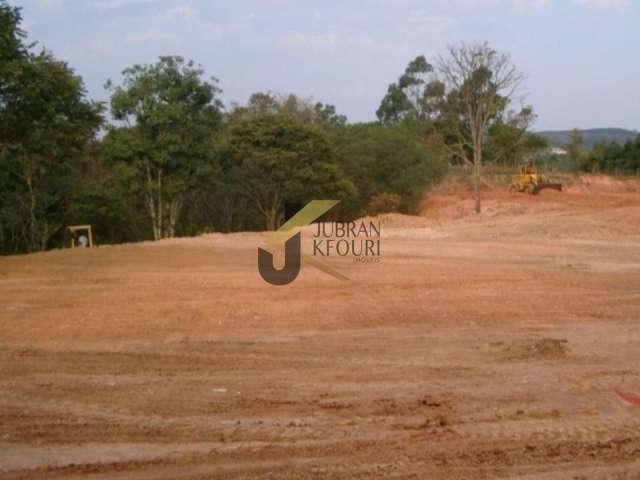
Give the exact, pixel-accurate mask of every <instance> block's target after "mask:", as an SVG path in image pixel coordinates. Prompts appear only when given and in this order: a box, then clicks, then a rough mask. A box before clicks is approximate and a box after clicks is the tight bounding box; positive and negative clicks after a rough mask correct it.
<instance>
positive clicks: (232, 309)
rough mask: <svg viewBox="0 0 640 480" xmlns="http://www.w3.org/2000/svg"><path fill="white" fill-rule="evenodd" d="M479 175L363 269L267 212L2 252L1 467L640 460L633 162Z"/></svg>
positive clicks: (204, 470)
mask: <svg viewBox="0 0 640 480" xmlns="http://www.w3.org/2000/svg"><path fill="white" fill-rule="evenodd" d="M486 196H487V201H486V202H485V205H486V209H485V213H484V214H483V215H482V216H481V217H479V218H477V217H474V216H473V215H471V214H470V210H471V205H472V202H471V200H470V199H469V197H468V195H467V194H455V193H447V192H440V193H437V194H435V195H432V196H430V197H429V200H428V202H427V203H426V204H425V210H424V215H423V216H421V217H403V216H397V215H391V216H387V217H385V218H384V220H383V221H384V223H383V245H382V249H383V255H384V257H383V260H382V262H381V263H380V264H374V265H371V264H369V265H359V264H353V263H350V262H349V261H345V260H343V259H334V260H332V261H331V264H332V265H333V266H334V267H336V268H338V269H340V270H341V271H342V272H343V273H345V274H346V275H347V276H349V277H350V278H351V281H350V282H348V283H342V282H339V281H337V280H335V279H333V278H331V277H328V276H326V275H324V274H323V273H321V272H316V271H314V270H313V269H311V268H306V269H303V271H302V273H301V275H300V277H299V278H298V280H296V282H294V283H293V284H291V285H290V286H288V287H272V286H269V285H267V284H266V283H264V282H263V281H262V280H261V279H260V277H259V276H258V273H257V270H256V247H257V246H258V245H260V244H261V242H262V241H263V239H264V237H263V235H262V234H233V235H221V234H214V235H208V236H204V237H200V238H196V239H181V240H172V241H163V242H158V243H143V244H137V245H126V246H119V247H101V248H98V249H94V250H91V251H68V250H67V251H54V252H48V253H43V254H36V255H29V256H20V257H8V258H1V259H0V299H1V303H0V477H1V478H65V479H81V478H82V479H85V478H92V479H103V478H104V479H107V478H108V479H124V478H127V479H131V478H133V479H204V478H231V477H233V478H325V477H328V478H429V479H453V478H469V479H479V478H493V477H517V478H526V479H534V478H535V479H543V478H545V479H546V478H562V479H566V478H574V479H583V478H588V479H592V478H603V479H604V478H607V479H610V478H614V479H627V478H628V479H631V478H640V407H638V406H634V405H633V404H632V402H629V401H625V400H623V399H622V398H621V397H620V396H619V395H618V394H617V393H616V390H618V391H620V392H626V393H635V394H640V374H639V372H638V365H639V364H640V188H639V185H638V183H637V182H632V181H628V182H620V181H616V180H612V179H608V178H597V177H590V178H584V179H583V180H582V181H581V182H579V183H578V184H577V185H575V186H573V187H571V188H570V189H569V191H568V192H566V193H563V194H560V193H557V192H551V191H550V192H543V193H542V194H541V195H540V196H539V197H537V198H531V197H528V196H526V195H509V194H506V193H502V192H498V191H495V192H490V191H489V192H487V193H486ZM307 247H308V245H307Z"/></svg>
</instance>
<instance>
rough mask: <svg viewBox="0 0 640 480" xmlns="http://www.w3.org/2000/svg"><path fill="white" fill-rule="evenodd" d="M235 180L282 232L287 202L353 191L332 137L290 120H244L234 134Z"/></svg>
mask: <svg viewBox="0 0 640 480" xmlns="http://www.w3.org/2000/svg"><path fill="white" fill-rule="evenodd" d="M229 145H230V148H231V152H232V158H233V162H234V181H236V182H238V185H239V188H240V189H241V192H242V194H243V195H245V196H246V197H248V198H250V199H251V201H252V202H253V204H254V205H255V206H256V208H257V209H258V211H259V212H260V213H261V214H262V215H263V217H264V221H265V227H266V228H267V229H268V230H275V229H277V228H278V227H279V226H280V224H281V222H282V220H283V215H284V206H285V204H286V203H296V204H302V203H305V202H308V201H310V200H313V199H322V198H342V197H343V196H344V194H345V192H349V191H350V190H351V189H352V186H351V184H350V182H348V181H347V180H345V179H344V178H343V176H342V173H341V172H340V169H339V168H338V166H337V164H336V162H335V157H334V152H333V150H332V148H331V144H330V142H329V140H328V138H327V136H326V135H325V134H324V133H323V132H322V131H321V130H320V129H318V128H317V127H313V126H310V125H305V124H303V123H302V122H300V121H297V120H295V119H294V118H291V117H290V116H288V115H284V114H277V115H259V116H256V117H253V118H249V119H243V120H240V121H239V122H238V123H237V124H235V125H234V126H233V127H232V129H231V132H230V136H229Z"/></svg>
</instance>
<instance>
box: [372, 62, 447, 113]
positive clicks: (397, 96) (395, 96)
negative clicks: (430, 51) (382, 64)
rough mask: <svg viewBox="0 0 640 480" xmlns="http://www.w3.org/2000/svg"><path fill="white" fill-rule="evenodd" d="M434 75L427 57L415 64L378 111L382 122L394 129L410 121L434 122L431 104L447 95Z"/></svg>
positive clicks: (412, 63)
mask: <svg viewBox="0 0 640 480" xmlns="http://www.w3.org/2000/svg"><path fill="white" fill-rule="evenodd" d="M434 72H435V70H434V68H433V66H432V65H431V64H429V62H427V60H426V58H425V57H424V56H422V55H420V56H418V57H416V58H415V59H414V60H412V61H411V62H410V63H409V65H407V68H406V69H405V71H404V73H403V74H402V76H401V77H400V78H399V79H398V81H397V82H396V83H392V84H391V85H389V87H388V89H387V94H386V95H385V96H384V98H383V99H382V101H381V102H380V107H378V110H377V111H376V115H377V117H378V120H379V121H380V122H381V123H383V124H385V125H392V124H397V123H399V122H401V121H403V120H406V119H413V120H418V121H424V120H427V119H428V118H430V115H431V114H432V113H433V111H434V108H433V105H432V104H431V102H430V100H431V99H433V98H434V97H435V98H437V97H440V96H442V95H443V94H444V85H443V84H442V83H441V82H438V81H437V80H436V79H434V78H433V74H434Z"/></svg>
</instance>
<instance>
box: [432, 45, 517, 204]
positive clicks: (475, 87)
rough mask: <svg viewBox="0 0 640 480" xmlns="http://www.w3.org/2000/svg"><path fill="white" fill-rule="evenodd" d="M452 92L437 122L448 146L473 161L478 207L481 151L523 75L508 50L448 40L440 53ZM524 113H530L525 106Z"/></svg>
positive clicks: (441, 69)
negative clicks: (498, 50)
mask: <svg viewBox="0 0 640 480" xmlns="http://www.w3.org/2000/svg"><path fill="white" fill-rule="evenodd" d="M438 71H439V73H440V75H441V76H442V79H443V81H444V84H445V85H446V87H447V90H448V94H447V96H446V99H445V101H444V102H443V103H442V107H443V108H442V117H441V120H440V122H439V127H440V129H441V130H442V131H443V132H444V135H445V139H446V145H447V148H448V149H449V150H450V152H451V153H452V154H453V155H455V156H457V157H459V158H461V159H463V160H464V161H466V162H468V163H470V164H472V166H473V184H474V199H475V211H476V213H480V211H481V200H480V180H481V176H482V163H483V152H484V147H485V143H486V138H487V132H488V130H489V128H490V127H491V124H492V123H493V122H495V121H496V120H497V119H499V118H500V117H501V114H502V113H503V112H504V111H505V110H506V109H507V107H508V106H509V104H510V103H511V102H512V100H513V99H514V96H515V94H516V93H517V90H518V88H519V87H520V85H521V83H522V81H523V76H522V74H520V73H519V72H518V70H517V69H516V68H515V66H514V65H513V64H512V63H511V59H510V57H509V56H508V55H507V54H504V53H499V52H497V51H496V50H494V49H492V48H491V47H489V46H488V44H486V43H485V44H480V45H464V44H462V45H459V46H450V47H449V48H448V50H447V53H446V55H444V56H440V57H439V59H438ZM517 115H518V116H520V117H526V116H528V115H530V109H529V108H525V109H523V110H522V111H521V112H520V113H519V114H517Z"/></svg>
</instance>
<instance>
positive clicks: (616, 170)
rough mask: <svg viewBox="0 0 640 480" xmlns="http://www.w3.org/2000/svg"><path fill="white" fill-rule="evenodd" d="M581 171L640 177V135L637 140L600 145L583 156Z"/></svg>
mask: <svg viewBox="0 0 640 480" xmlns="http://www.w3.org/2000/svg"><path fill="white" fill-rule="evenodd" d="M581 169H582V170H584V171H587V172H600V173H613V174H631V175H640V135H638V136H637V137H636V138H635V140H627V141H626V142H625V143H624V145H620V144H618V143H614V142H611V143H599V144H596V146H595V147H593V150H591V151H590V152H586V153H584V154H583V157H582V159H581Z"/></svg>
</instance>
